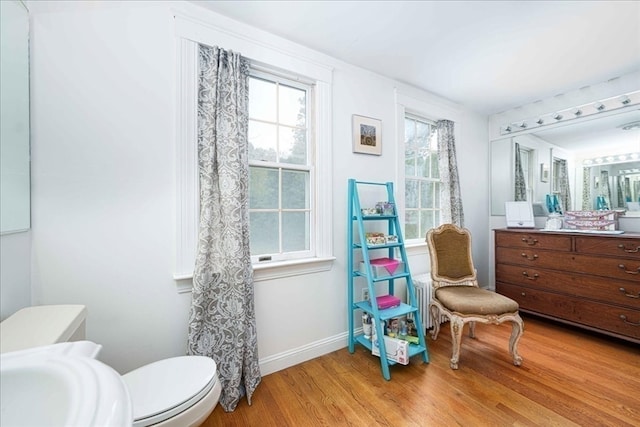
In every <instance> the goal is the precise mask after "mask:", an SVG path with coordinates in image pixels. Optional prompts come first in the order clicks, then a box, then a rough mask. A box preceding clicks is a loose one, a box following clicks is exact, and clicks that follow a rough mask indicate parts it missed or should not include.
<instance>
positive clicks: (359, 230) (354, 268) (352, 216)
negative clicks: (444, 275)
mask: <svg viewBox="0 0 640 427" xmlns="http://www.w3.org/2000/svg"><path fill="white" fill-rule="evenodd" d="M363 186H368V187H374V188H373V189H371V188H370V190H374V191H375V190H376V189H375V187H380V199H379V200H383V198H384V197H386V200H385V201H387V202H389V203H391V204H393V213H392V214H391V215H387V214H384V215H383V214H376V215H363V213H362V208H361V206H360V197H359V195H358V187H361V188H362V187H363ZM385 190H386V192H385ZM348 197H349V200H348V218H347V229H348V230H347V239H348V242H347V246H348V247H347V253H348V258H349V259H348V267H347V274H348V278H347V283H348V295H347V300H348V303H347V304H348V318H349V352H350V353H353V352H355V345H356V343H358V344H361V345H363V346H364V347H366V348H367V349H369V350H371V347H372V342H371V340H370V339H369V338H365V336H364V334H358V335H356V333H355V321H354V318H355V316H356V315H358V314H362V313H368V314H370V315H371V317H372V319H373V327H374V328H376V334H377V336H378V337H383V335H384V329H383V321H386V320H389V319H394V318H399V317H404V316H406V315H407V314H409V313H414V314H415V315H414V316H413V318H414V321H415V326H416V329H417V333H418V344H412V343H411V344H409V357H413V356H415V355H417V354H421V355H422V361H423V362H425V363H428V362H429V350H428V348H427V343H426V341H425V338H424V329H423V327H422V321H421V320H420V316H419V315H417V312H418V306H417V302H416V292H415V288H414V285H413V279H412V278H411V273H410V271H409V262H408V260H407V252H406V250H405V247H404V239H403V238H402V232H401V230H400V221H399V219H398V215H397V210H396V208H395V199H394V196H393V183H392V182H386V183H377V182H364V181H356V180H355V179H350V180H349V195H348ZM379 221H382V222H385V223H386V226H387V232H388V235H395V236H397V241H396V242H392V243H387V244H384V245H375V247H372V246H370V245H367V240H366V232H367V231H366V228H365V223H373V222H379ZM375 231H378V230H375ZM355 237H357V238H358V239H357V241H356V240H355V239H354V238H355ZM396 250H397V251H398V252H399V254H400V260H402V262H403V263H404V267H405V268H404V271H401V272H397V273H394V274H392V275H390V276H384V277H374V275H373V270H372V267H371V255H372V254H375V255H377V254H381V255H380V256H385V257H388V258H392V259H397V258H396V257H395V252H396ZM358 252H360V253H361V254H362V261H363V262H364V266H365V272H361V271H360V268H359V263H358V265H356V264H355V263H356V262H355V255H356V254H358ZM358 278H364V279H366V281H367V286H368V289H369V300H362V301H360V300H358V301H355V298H354V282H355V281H356V279H358ZM397 279H404V280H405V282H406V286H407V293H408V295H409V304H405V303H401V304H400V305H399V306H397V307H393V308H388V309H379V308H378V305H377V304H371V302H370V301H375V298H376V286H375V285H376V283H378V282H387V288H386V289H387V293H388V294H389V295H394V291H395V280H397ZM358 299H359V298H358ZM378 342H379V348H380V366H381V368H382V375H383V376H384V378H385V379H386V380H390V379H391V374H390V373H389V366H391V365H394V364H395V363H396V362H395V361H393V360H389V359H388V358H387V351H386V346H385V340H384V339H382V338H380V339H379V340H378Z"/></svg>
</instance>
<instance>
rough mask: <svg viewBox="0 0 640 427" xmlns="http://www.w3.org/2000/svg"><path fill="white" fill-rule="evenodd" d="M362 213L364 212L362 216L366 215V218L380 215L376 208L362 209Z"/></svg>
mask: <svg viewBox="0 0 640 427" xmlns="http://www.w3.org/2000/svg"><path fill="white" fill-rule="evenodd" d="M360 211H361V212H362V215H364V216H373V215H380V214H379V213H378V210H377V209H376V208H362V209H360Z"/></svg>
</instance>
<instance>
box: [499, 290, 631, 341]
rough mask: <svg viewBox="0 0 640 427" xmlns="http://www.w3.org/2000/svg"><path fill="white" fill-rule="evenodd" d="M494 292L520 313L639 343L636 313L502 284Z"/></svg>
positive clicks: (579, 299) (570, 297) (622, 308)
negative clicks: (526, 312)
mask: <svg viewBox="0 0 640 427" xmlns="http://www.w3.org/2000/svg"><path fill="white" fill-rule="evenodd" d="M496 290H497V291H498V292H499V293H500V294H502V295H505V296H507V297H509V298H511V299H513V300H515V301H517V302H518V304H519V305H520V309H521V310H523V311H530V312H532V313H539V314H543V315H548V316H553V317H557V318H559V319H563V320H566V321H569V322H571V323H575V324H578V325H585V326H588V327H591V328H596V329H599V330H601V331H606V332H610V333H612V334H613V335H617V336H624V337H625V338H631V339H632V341H635V342H640V310H634V309H629V308H624V307H618V306H613V305H609V304H605V303H599V302H595V301H589V300H585V299H581V298H579V297H572V296H569V295H562V294H556V293H554V292H546V291H542V290H538V289H530V288H525V287H522V286H517V285H509V284H504V283H496Z"/></svg>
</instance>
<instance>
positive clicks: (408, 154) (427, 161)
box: [404, 114, 441, 243]
mask: <svg viewBox="0 0 640 427" xmlns="http://www.w3.org/2000/svg"><path fill="white" fill-rule="evenodd" d="M436 135H437V134H436V126H435V123H433V122H432V121H430V120H427V119H424V118H421V117H418V116H414V115H410V114H405V117H404V174H405V177H404V183H405V189H404V191H405V200H404V203H405V212H404V220H405V226H404V228H405V231H404V233H405V239H406V240H407V241H408V242H409V243H410V242H411V240H413V241H415V242H416V243H418V242H420V243H422V242H424V238H425V235H426V234H427V231H428V230H429V229H430V228H433V227H437V226H438V225H440V186H441V181H440V172H439V170H438V140H437V137H436Z"/></svg>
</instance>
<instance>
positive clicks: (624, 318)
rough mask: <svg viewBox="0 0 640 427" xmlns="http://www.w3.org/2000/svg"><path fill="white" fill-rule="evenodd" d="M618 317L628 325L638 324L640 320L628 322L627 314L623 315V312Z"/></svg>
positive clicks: (639, 324)
mask: <svg viewBox="0 0 640 427" xmlns="http://www.w3.org/2000/svg"><path fill="white" fill-rule="evenodd" d="M620 319H621V320H622V321H623V322H624V323H626V324H628V325H633V326H640V322H630V321H628V320H627V316H625V315H624V314H621V315H620Z"/></svg>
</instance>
